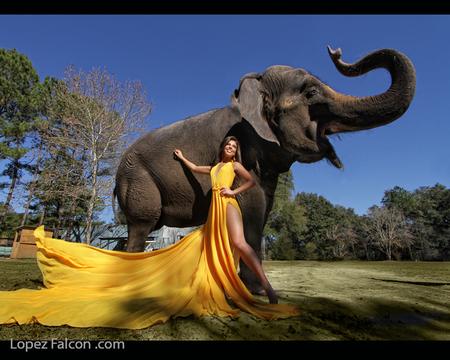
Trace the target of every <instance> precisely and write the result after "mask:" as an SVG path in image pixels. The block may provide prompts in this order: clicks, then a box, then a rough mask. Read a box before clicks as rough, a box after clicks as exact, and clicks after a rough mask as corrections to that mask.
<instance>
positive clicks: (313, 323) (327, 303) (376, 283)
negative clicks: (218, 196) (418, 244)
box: [0, 258, 450, 340]
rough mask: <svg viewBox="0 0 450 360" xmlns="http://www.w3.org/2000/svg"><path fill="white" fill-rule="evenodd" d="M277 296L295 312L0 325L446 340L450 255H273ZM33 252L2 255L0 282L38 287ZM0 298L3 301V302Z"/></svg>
mask: <svg viewBox="0 0 450 360" xmlns="http://www.w3.org/2000/svg"><path fill="white" fill-rule="evenodd" d="M264 268H265V270H266V272H267V275H268V277H269V279H270V281H271V282H272V284H273V286H274V288H275V289H276V290H277V292H278V294H279V296H280V302H289V303H295V304H298V305H299V306H300V308H301V309H302V313H301V315H300V316H298V317H296V318H291V319H284V320H277V321H265V320H261V319H257V318H254V317H252V316H250V315H247V314H245V313H243V314H242V315H241V316H240V318H239V319H237V320H232V319H228V318H219V317H209V316H208V317H202V318H199V319H197V318H194V317H192V316H191V317H187V318H177V319H172V320H170V321H169V322H167V323H165V324H161V325H156V326H153V327H150V328H147V329H143V330H122V329H110V328H87V329H84V328H72V327H69V326H61V327H47V326H41V325H23V326H18V325H0V340H10V339H52V338H53V339H66V338H67V339H90V340H100V339H111V340H113V339H114V340H173V339H177V340H225V339H227V340H228V339H229V340H450V305H449V300H450V263H448V262H394V261H392V262H388V261H384V262H362V261H340V262H318V261H291V262H289V261H270V262H265V263H264ZM41 280H42V278H41V274H40V272H39V269H38V267H37V265H36V262H35V260H34V259H26V260H11V259H7V258H4V259H0V290H15V289H19V288H22V287H26V288H33V289H37V288H39V287H40V286H42V281H41ZM0 306H1V304H0Z"/></svg>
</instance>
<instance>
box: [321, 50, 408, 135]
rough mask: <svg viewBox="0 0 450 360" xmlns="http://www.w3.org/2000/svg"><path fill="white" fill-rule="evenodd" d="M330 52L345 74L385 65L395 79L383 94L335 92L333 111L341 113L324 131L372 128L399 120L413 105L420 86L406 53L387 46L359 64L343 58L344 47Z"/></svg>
mask: <svg viewBox="0 0 450 360" xmlns="http://www.w3.org/2000/svg"><path fill="white" fill-rule="evenodd" d="M328 52H329V54H330V56H331V59H332V60H333V62H334V64H335V66H336V68H337V69H338V70H339V71H340V72H341V73H342V74H343V75H345V76H360V75H363V74H365V73H367V72H369V71H371V70H373V69H377V68H385V69H387V70H388V71H389V73H390V74H391V78H392V84H391V86H390V88H389V89H388V90H387V91H386V92H385V93H383V94H379V95H375V96H368V97H363V98H357V97H353V96H348V95H343V94H339V93H335V96H336V102H335V103H334V104H333V105H332V106H333V107H335V108H334V109H333V111H332V112H333V113H334V114H336V115H337V116H338V118H337V119H333V120H331V121H330V122H328V123H326V124H323V126H322V129H321V130H322V131H323V133H324V134H331V133H337V132H344V131H356V130H364V129H371V128H374V127H378V126H382V125H385V124H388V123H390V122H392V121H394V120H396V119H398V118H399V117H400V116H401V115H402V114H403V113H404V112H405V111H406V110H407V109H408V107H409V105H410V103H411V101H412V98H413V96H414V92H415V88H416V74H415V70H414V66H413V64H412V63H411V61H410V60H409V59H408V58H407V57H406V56H405V55H403V54H402V53H400V52H398V51H395V50H392V49H384V50H378V51H375V52H373V53H371V54H369V55H367V56H366V57H364V58H363V59H361V60H360V61H358V62H356V63H355V64H347V63H345V62H343V61H342V60H341V50H340V49H337V50H332V49H331V48H330V47H328Z"/></svg>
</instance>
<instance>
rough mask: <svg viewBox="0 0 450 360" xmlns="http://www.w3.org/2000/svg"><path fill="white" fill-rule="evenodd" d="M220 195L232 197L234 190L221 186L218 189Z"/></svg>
mask: <svg viewBox="0 0 450 360" xmlns="http://www.w3.org/2000/svg"><path fill="white" fill-rule="evenodd" d="M220 195H222V196H232V197H234V191H233V190H231V189H229V188H227V187H223V188H221V189H220Z"/></svg>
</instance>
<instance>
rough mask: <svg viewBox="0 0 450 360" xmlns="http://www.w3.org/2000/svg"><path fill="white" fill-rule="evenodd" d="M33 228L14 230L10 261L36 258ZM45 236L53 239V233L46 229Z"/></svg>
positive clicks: (21, 227)
mask: <svg viewBox="0 0 450 360" xmlns="http://www.w3.org/2000/svg"><path fill="white" fill-rule="evenodd" d="M35 229H36V227H35V226H27V225H26V226H20V227H18V228H17V229H16V235H15V237H14V242H13V247H12V250H11V259H23V258H34V257H36V251H37V247H36V239H35V237H34V235H33V232H34V230H35ZM45 236H48V237H53V231H52V230H49V229H46V230H45Z"/></svg>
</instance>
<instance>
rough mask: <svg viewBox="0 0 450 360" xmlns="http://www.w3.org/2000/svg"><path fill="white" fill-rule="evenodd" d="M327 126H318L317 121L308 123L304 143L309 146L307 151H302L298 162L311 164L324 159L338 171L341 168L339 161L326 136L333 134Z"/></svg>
mask: <svg viewBox="0 0 450 360" xmlns="http://www.w3.org/2000/svg"><path fill="white" fill-rule="evenodd" d="M329 125H330V123H328V124H319V125H318V122H317V121H311V122H310V124H309V126H308V127H307V128H306V131H305V135H306V142H308V143H310V145H308V146H307V147H308V149H309V151H306V152H305V149H302V151H301V153H302V155H300V156H299V158H298V161H302V162H305V161H306V162H313V161H318V160H320V159H323V158H326V159H328V160H329V161H330V162H331V163H332V164H333V165H334V166H336V167H337V168H338V169H341V168H342V167H343V164H342V162H341V160H340V159H339V157H338V156H337V155H336V151H335V150H334V147H333V145H332V144H331V142H330V140H329V139H328V135H332V134H333V132H332V131H330V127H329Z"/></svg>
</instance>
